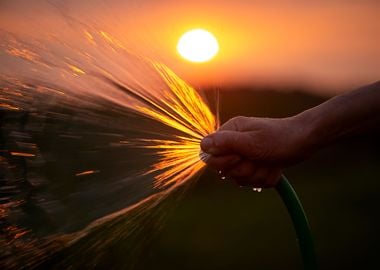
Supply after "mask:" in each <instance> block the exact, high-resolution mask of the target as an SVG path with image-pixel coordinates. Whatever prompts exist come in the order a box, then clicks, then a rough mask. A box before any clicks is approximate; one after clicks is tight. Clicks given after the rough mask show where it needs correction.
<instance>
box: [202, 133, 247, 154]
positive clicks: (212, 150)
mask: <svg viewBox="0 0 380 270" xmlns="http://www.w3.org/2000/svg"><path fill="white" fill-rule="evenodd" d="M250 141H251V138H250V136H249V135H248V133H245V132H239V131H232V130H221V131H218V132H216V133H213V134H210V135H208V136H206V137H205V138H203V140H202V142H201V148H202V150H203V151H204V152H206V153H208V154H211V155H214V156H218V155H223V154H232V153H234V154H238V155H243V156H248V155H249V153H248V152H249V149H250V147H249V146H248V145H249V144H250Z"/></svg>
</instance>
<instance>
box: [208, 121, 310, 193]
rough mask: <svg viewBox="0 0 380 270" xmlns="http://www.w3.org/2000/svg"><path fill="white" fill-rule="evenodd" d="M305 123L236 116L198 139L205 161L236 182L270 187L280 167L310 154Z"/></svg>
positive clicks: (275, 181)
mask: <svg viewBox="0 0 380 270" xmlns="http://www.w3.org/2000/svg"><path fill="white" fill-rule="evenodd" d="M306 127H307V125H305V124H304V123H302V122H301V121H300V120H299V119H298V118H297V117H291V118H282V119H270V118H253V117H241V116H239V117H235V118H233V119H231V120H229V121H228V122H226V123H225V124H224V125H222V126H221V127H220V128H219V129H218V131H217V132H215V133H213V134H211V135H209V136H206V137H205V138H204V139H203V140H202V142H201V148H202V150H203V151H204V152H206V153H208V154H210V155H211V156H210V158H209V159H208V160H206V163H207V164H209V165H210V166H211V167H214V168H215V169H217V170H219V171H222V174H223V175H225V176H227V177H231V178H233V179H234V180H236V182H237V183H238V184H239V185H244V186H247V185H248V186H254V187H264V188H266V187H273V186H275V185H276V184H277V182H278V180H279V178H280V176H281V172H282V169H283V168H284V167H286V166H289V165H292V164H294V163H297V162H299V161H302V160H303V159H305V158H307V157H308V156H309V155H311V154H312V152H313V151H314V150H313V147H312V143H311V142H310V141H308V130H307V128H306Z"/></svg>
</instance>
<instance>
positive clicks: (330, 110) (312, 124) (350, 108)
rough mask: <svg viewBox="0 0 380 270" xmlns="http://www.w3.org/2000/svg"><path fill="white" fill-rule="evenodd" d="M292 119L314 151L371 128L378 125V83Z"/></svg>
mask: <svg viewBox="0 0 380 270" xmlns="http://www.w3.org/2000/svg"><path fill="white" fill-rule="evenodd" d="M295 119H296V121H299V122H300V123H301V124H300V126H302V127H303V132H304V134H305V136H306V138H305V140H307V141H308V142H310V143H311V144H312V146H313V147H316V148H320V147H323V146H325V145H327V144H330V143H332V142H334V141H336V140H338V139H340V138H342V137H346V136H349V135H352V134H355V133H360V132H363V131H365V130H366V129H371V128H375V127H376V126H378V125H379V124H380V82H377V83H375V84H372V85H368V86H364V87H362V88H360V89H357V90H354V91H351V92H349V93H346V94H342V95H339V96H336V97H334V98H331V99H330V100H328V101H326V102H324V103H322V104H321V105H319V106H316V107H314V108H311V109H309V110H307V111H304V112H302V113H300V114H299V115H297V116H295Z"/></svg>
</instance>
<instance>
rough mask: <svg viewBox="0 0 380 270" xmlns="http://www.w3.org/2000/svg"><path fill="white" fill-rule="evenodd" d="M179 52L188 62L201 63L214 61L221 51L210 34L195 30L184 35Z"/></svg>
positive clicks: (178, 45)
mask: <svg viewBox="0 0 380 270" xmlns="http://www.w3.org/2000/svg"><path fill="white" fill-rule="evenodd" d="M177 50H178V53H179V54H180V55H181V56H182V57H183V58H185V59H186V60H189V61H191V62H197V63H200V62H206V61H209V60H210V59H212V58H213V57H214V56H215V55H216V54H217V53H218V51H219V44H218V41H217V40H216V38H215V37H214V36H213V35H212V34H211V33H210V32H208V31H206V30H203V29H194V30H191V31H188V32H186V33H185V34H183V35H182V37H181V38H180V39H179V41H178V44H177Z"/></svg>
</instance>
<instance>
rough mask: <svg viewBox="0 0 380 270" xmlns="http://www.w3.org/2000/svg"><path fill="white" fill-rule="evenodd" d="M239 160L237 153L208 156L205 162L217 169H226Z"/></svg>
mask: <svg viewBox="0 0 380 270" xmlns="http://www.w3.org/2000/svg"><path fill="white" fill-rule="evenodd" d="M239 161H241V157H240V156H238V155H225V156H210V157H209V158H208V159H207V160H206V163H207V164H208V165H209V166H211V167H213V168H214V169H216V170H218V171H227V170H229V169H230V168H231V167H233V166H234V165H236V164H237V163H238V162H239Z"/></svg>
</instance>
